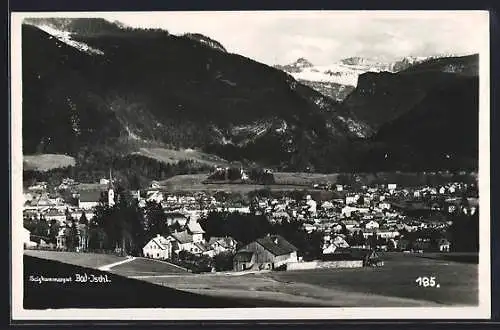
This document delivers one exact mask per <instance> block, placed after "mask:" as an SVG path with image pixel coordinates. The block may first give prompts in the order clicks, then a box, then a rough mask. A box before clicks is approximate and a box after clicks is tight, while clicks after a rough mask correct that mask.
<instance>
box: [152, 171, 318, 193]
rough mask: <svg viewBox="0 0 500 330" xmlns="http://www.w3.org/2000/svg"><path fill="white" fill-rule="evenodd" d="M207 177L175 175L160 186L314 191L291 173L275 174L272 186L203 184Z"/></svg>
mask: <svg viewBox="0 0 500 330" xmlns="http://www.w3.org/2000/svg"><path fill="white" fill-rule="evenodd" d="M207 176H208V173H203V174H187V175H177V176H174V177H172V178H169V179H167V180H164V181H162V182H160V185H161V186H162V187H164V188H166V189H168V190H169V191H227V192H238V193H248V192H251V191H254V190H259V189H264V188H268V189H270V190H272V191H293V190H303V189H308V190H309V191H314V190H315V189H312V182H313V181H305V179H304V178H303V177H301V176H298V175H295V174H292V173H275V177H276V176H278V177H279V178H280V179H279V180H277V182H276V184H272V185H259V184H231V183H203V181H204V180H206V178H207ZM324 177H328V175H324V174H317V175H312V176H311V178H313V179H308V180H314V178H316V180H318V179H319V178H324ZM287 182H288V183H287Z"/></svg>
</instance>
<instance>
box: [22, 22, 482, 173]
mask: <svg viewBox="0 0 500 330" xmlns="http://www.w3.org/2000/svg"><path fill="white" fill-rule="evenodd" d="M22 43H23V49H22V61H23V77H22V78H23V153H24V154H46V153H56V154H57V153H60V154H67V155H71V156H74V157H75V158H76V159H77V164H84V163H85V162H90V161H93V162H95V163H96V166H99V165H102V166H109V162H113V161H115V160H121V159H124V158H128V159H130V158H131V157H132V158H134V157H142V158H144V157H146V158H151V157H152V156H151V155H152V154H154V153H155V152H153V151H154V150H163V151H165V152H166V151H169V150H170V151H175V152H177V153H178V152H179V151H186V150H190V151H196V153H198V154H199V153H205V154H207V155H213V158H210V159H220V160H223V161H240V162H244V163H257V164H259V165H262V166H268V167H273V168H277V169H281V170H297V171H298V170H304V169H307V168H309V169H315V170H318V171H325V172H326V171H336V170H357V169H364V168H369V167H370V166H371V165H370V164H371V163H367V161H370V162H373V168H385V167H386V168H387V169H389V168H398V167H405V168H406V167H411V168H416V167H422V166H423V167H425V168H427V167H428V168H433V167H442V166H445V165H446V164H448V163H446V162H443V161H442V159H441V156H436V155H448V156H449V155H450V154H452V155H456V156H454V157H457V158H456V159H458V158H460V159H464V162H463V164H465V165H467V166H469V165H470V164H472V165H471V166H474V159H475V158H477V155H476V154H474V152H475V149H474V148H472V147H471V148H472V149H471V148H469V147H463V148H458V149H459V150H456V149H457V145H458V144H457V141H462V140H464V141H465V140H467V142H468V143H467V145H468V146H469V145H470V146H473V145H475V146H477V143H476V144H474V143H475V141H477V136H475V135H474V132H475V131H474V130H476V131H477V128H475V127H474V123H475V122H477V113H478V109H477V94H478V90H477V88H476V87H477V86H476V85H477V56H469V57H454V58H440V59H431V60H428V61H424V62H422V63H420V64H417V65H410V64H409V65H407V66H406V67H405V69H404V70H400V71H399V72H397V73H390V72H368V73H362V72H361V71H362V70H361V69H360V70H358V71H359V72H361V73H360V74H359V78H358V80H359V82H358V83H357V85H356V86H352V88H351V89H350V91H349V95H348V96H347V95H346V96H344V97H342V98H343V99H344V100H343V101H342V102H340V101H339V100H335V99H333V98H332V97H329V96H326V95H323V94H322V93H321V92H318V91H317V90H316V89H315V88H311V87H310V86H308V85H307V84H305V83H303V82H302V80H300V79H299V80H297V79H296V78H294V74H293V73H289V71H288V70H295V69H293V68H291V67H290V68H288V69H287V70H285V71H287V72H284V71H283V68H281V69H280V68H273V67H270V66H267V65H265V64H262V63H258V62H256V61H253V60H251V59H249V58H246V57H244V56H241V55H238V54H232V53H230V52H228V51H227V50H226V48H225V47H224V46H223V45H222V44H221V43H220V42H218V41H216V40H213V39H211V38H210V37H208V36H204V35H201V34H198V33H190V34H185V35H179V36H176V35H172V34H170V33H168V31H165V30H159V29H149V30H145V29H134V28H130V27H127V26H124V25H123V24H120V23H116V22H109V21H106V20H102V19H29V20H26V21H25V22H24V24H23V27H22ZM309 65H310V63H308V62H307V61H306V60H303V59H302V60H300V61H298V64H297V63H296V64H295V67H296V70H302V72H304V71H303V70H304V68H310V67H309ZM344 65H345V66H347V67H350V68H351V69H352V70H355V69H354V68H356V67H359V68H361V67H362V66H363V65H366V63H363V61H362V60H359V59H354V58H353V59H346V60H345V61H344ZM332 72H333V71H332ZM332 76H335V74H332ZM339 77H340V76H339ZM339 79H340V78H339ZM342 79H343V78H342ZM349 79H351V78H349ZM438 91H442V93H441V94H440V93H439V92H438ZM455 92H460V93H461V95H458V94H455ZM436 93H437V94H436ZM441 96H442V97H441ZM457 96H458V97H457ZM462 97H463V99H461V98H462ZM337 99H338V98H337ZM456 100H460V102H458V101H456ZM474 102H476V103H474ZM441 105H443V107H441ZM430 109H433V110H432V111H431V110H430ZM462 114H464V115H462ZM448 115H451V116H452V117H453V118H454V119H453V120H448V119H449V118H447V116H448ZM474 118H475V119H474ZM414 120H417V121H419V122H418V124H417V123H413V122H412V121H414ZM474 120H475V121H474ZM409 127H412V128H416V129H417V131H415V132H413V133H412V134H411V135H407V134H406V133H407V132H408V131H407V129H408V128H409ZM430 128H432V129H433V132H435V133H436V134H442V133H443V132H445V133H446V134H448V137H449V138H448V139H445V140H443V141H441V143H438V144H436V146H433V147H431V149H433V150H432V155H434V156H433V158H432V159H430V160H429V162H427V163H425V164H420V163H419V162H417V163H415V164H413V163H411V162H409V160H407V159H405V158H404V150H408V149H411V150H415V154H416V155H420V156H421V154H422V153H426V149H425V148H423V149H422V148H420V144H422V143H423V142H422V141H421V140H419V139H418V138H417V137H418V136H421V135H422V134H424V135H425V134H426V133H425V130H428V129H430ZM456 130H457V131H456ZM403 137H404V138H403ZM455 137H457V138H459V140H455V139H454V138H455ZM452 149H453V150H452ZM473 149H474V150H473ZM476 149H477V148H476ZM388 151H389V152H391V153H393V154H398V153H401V154H402V156H401V157H399V158H398V157H395V158H387V157H385V154H387V152H388ZM170 154H174V153H170ZM380 155H384V157H383V160H382V161H380V159H379V158H380ZM211 157H212V156H211ZM415 157H416V156H415ZM450 157H451V156H450ZM388 159H389V160H388ZM392 159H394V161H392ZM413 159H414V158H411V159H410V161H413ZM454 159H455V158H454ZM471 159H472V160H471ZM445 160H448V162H449V158H445ZM461 164H462V163H456V166H458V167H460V166H461ZM77 166H78V165H77ZM454 166H455V165H454Z"/></svg>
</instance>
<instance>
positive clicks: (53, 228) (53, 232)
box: [48, 220, 60, 244]
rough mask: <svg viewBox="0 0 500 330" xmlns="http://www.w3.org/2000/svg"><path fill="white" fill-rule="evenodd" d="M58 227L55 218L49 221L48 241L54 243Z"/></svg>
mask: <svg viewBox="0 0 500 330" xmlns="http://www.w3.org/2000/svg"><path fill="white" fill-rule="evenodd" d="M59 229H60V225H59V222H58V221H57V220H51V221H50V226H49V240H48V242H49V243H54V244H55V243H56V242H57V236H58V235H59Z"/></svg>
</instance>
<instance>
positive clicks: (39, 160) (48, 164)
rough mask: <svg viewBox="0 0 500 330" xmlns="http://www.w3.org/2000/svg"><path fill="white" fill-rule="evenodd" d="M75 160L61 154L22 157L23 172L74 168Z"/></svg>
mask: <svg viewBox="0 0 500 330" xmlns="http://www.w3.org/2000/svg"><path fill="white" fill-rule="evenodd" d="M75 164H76V161H75V158H73V157H71V156H67V155H61V154H40V155H24V156H23V170H24V171H29V170H31V171H40V172H46V171H49V170H51V169H54V168H62V167H68V166H75Z"/></svg>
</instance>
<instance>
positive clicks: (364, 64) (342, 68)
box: [274, 55, 452, 101]
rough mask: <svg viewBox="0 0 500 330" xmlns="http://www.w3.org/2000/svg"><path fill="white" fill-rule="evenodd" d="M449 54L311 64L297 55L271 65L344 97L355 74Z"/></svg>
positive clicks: (399, 68)
mask: <svg viewBox="0 0 500 330" xmlns="http://www.w3.org/2000/svg"><path fill="white" fill-rule="evenodd" d="M441 57H452V56H450V55H439V56H407V57H402V58H399V59H396V60H390V59H382V58H366V57H359V56H356V57H349V58H345V59H341V60H340V61H338V62H337V63H333V64H330V65H314V64H313V63H311V62H310V61H309V60H307V59H305V58H303V57H301V58H299V59H297V60H296V61H295V62H293V63H290V64H287V65H275V66H274V67H275V68H277V69H279V70H282V71H285V72H287V73H289V74H291V75H292V76H293V77H294V78H295V79H297V80H298V81H299V82H301V83H303V84H304V85H307V86H309V87H311V88H313V89H315V90H317V91H319V92H320V93H322V94H324V95H326V96H329V97H331V98H333V99H335V100H337V101H342V100H344V99H345V98H346V97H347V96H348V95H349V94H350V93H351V92H352V91H353V90H354V88H355V87H356V86H357V84H358V78H359V76H360V75H362V74H363V73H366V72H392V73H395V72H399V71H403V70H405V69H407V68H409V67H411V66H413V65H415V64H418V63H421V62H424V61H427V60H430V59H436V58H441Z"/></svg>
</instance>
